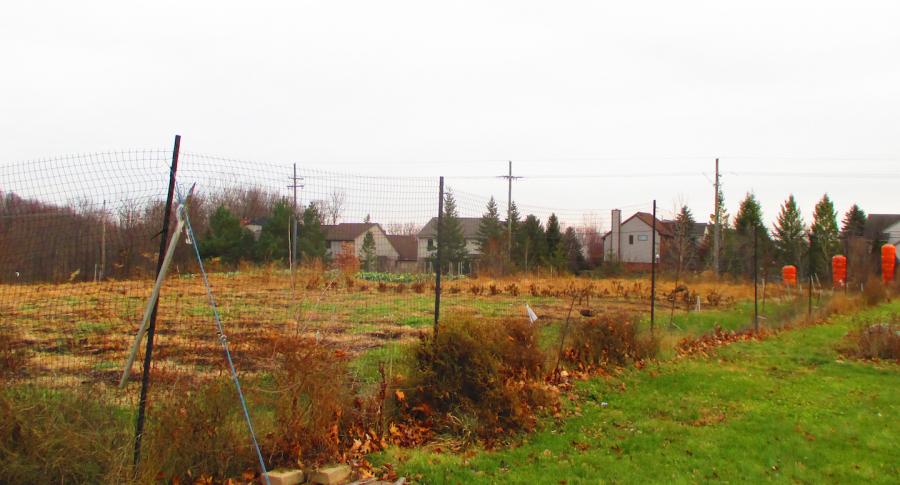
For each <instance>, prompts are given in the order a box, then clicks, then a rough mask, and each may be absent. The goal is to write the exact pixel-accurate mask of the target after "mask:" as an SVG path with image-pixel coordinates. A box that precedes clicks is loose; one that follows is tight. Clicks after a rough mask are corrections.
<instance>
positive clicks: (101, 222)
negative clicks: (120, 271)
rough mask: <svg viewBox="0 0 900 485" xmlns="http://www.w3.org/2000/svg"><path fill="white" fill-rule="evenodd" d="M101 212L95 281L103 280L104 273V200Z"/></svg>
mask: <svg viewBox="0 0 900 485" xmlns="http://www.w3.org/2000/svg"><path fill="white" fill-rule="evenodd" d="M102 211H103V213H102V214H101V215H100V273H99V274H98V275H97V281H103V276H104V275H105V274H106V200H105V199H104V200H103V209H102Z"/></svg>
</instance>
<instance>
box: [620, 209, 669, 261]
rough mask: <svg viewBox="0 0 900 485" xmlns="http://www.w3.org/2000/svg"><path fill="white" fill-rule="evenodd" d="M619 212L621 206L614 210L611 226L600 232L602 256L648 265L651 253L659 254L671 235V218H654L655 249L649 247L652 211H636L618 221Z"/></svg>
mask: <svg viewBox="0 0 900 485" xmlns="http://www.w3.org/2000/svg"><path fill="white" fill-rule="evenodd" d="M621 214H622V213H621V211H620V210H618V209H615V210H613V214H612V221H613V223H612V230H610V231H609V232H607V233H606V234H604V235H603V255H604V256H603V260H604V261H608V262H618V263H623V264H626V265H630V266H642V265H649V264H650V263H652V261H653V259H652V254H656V255H657V257H659V256H660V255H661V253H662V251H663V250H664V249H665V247H666V245H667V244H668V243H669V241H670V240H671V239H672V238H673V237H674V233H673V232H672V226H673V224H672V223H671V222H670V221H661V220H659V219H657V220H656V250H655V251H651V249H650V245H651V241H652V240H653V237H652V236H653V215H652V214H648V213H646V212H636V213H635V214H634V215H632V216H631V217H629V218H628V219H625V221H623V222H621V223H618V224H617V222H618V221H620V220H621V218H622V216H621Z"/></svg>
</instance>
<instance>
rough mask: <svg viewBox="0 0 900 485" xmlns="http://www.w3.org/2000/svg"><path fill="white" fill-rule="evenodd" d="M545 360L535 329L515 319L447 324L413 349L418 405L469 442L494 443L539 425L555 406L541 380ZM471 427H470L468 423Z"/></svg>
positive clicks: (443, 323) (447, 428)
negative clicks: (546, 410) (541, 416)
mask: <svg viewBox="0 0 900 485" xmlns="http://www.w3.org/2000/svg"><path fill="white" fill-rule="evenodd" d="M544 361H545V356H544V354H543V352H542V351H541V349H540V348H539V347H538V344H537V335H536V331H535V328H534V326H533V325H530V324H528V323H523V322H521V321H517V320H508V321H503V322H485V321H476V320H458V319H457V320H448V321H446V322H442V324H441V327H440V331H439V332H438V334H437V336H436V338H428V337H424V338H423V339H422V340H421V342H420V343H419V345H418V347H417V348H416V349H415V363H416V368H415V375H414V376H413V377H412V381H413V384H414V386H415V388H416V390H417V392H416V393H415V395H414V396H413V397H412V398H411V400H412V401H413V402H414V404H417V405H418V406H420V407H421V406H424V407H425V408H427V409H430V410H432V411H433V412H435V413H436V414H435V416H436V421H437V423H436V424H438V426H439V427H442V428H443V429H445V430H447V431H449V432H451V433H454V434H456V435H457V436H460V437H463V438H465V437H466V436H472V435H473V434H477V436H478V437H481V438H485V439H493V438H496V437H498V436H499V435H501V434H503V433H506V432H508V431H517V430H528V429H532V428H533V427H534V426H535V423H536V418H535V413H536V411H537V410H539V409H541V408H546V407H549V406H552V405H553V404H554V403H555V398H554V395H553V394H552V393H551V392H550V391H548V390H547V388H546V387H544V384H543V383H542V382H540V381H538V380H534V378H537V377H538V376H540V374H541V371H542V368H543V363H544ZM467 423H468V424H467Z"/></svg>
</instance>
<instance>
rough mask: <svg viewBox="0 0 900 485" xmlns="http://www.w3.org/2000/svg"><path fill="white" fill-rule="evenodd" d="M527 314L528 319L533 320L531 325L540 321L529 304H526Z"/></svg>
mask: <svg viewBox="0 0 900 485" xmlns="http://www.w3.org/2000/svg"><path fill="white" fill-rule="evenodd" d="M525 314H526V315H528V319H529V320H531V323H534V322H536V321H537V319H538V316H537V314H536V313H534V310H532V309H531V307H530V306H528V303H526V304H525Z"/></svg>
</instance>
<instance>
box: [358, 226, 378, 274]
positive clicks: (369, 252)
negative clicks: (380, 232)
mask: <svg viewBox="0 0 900 485" xmlns="http://www.w3.org/2000/svg"><path fill="white" fill-rule="evenodd" d="M359 259H360V260H362V263H363V268H365V270H366V271H375V261H376V254H375V236H373V235H372V231H366V235H365V236H364V237H363V243H362V247H360V248H359Z"/></svg>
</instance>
